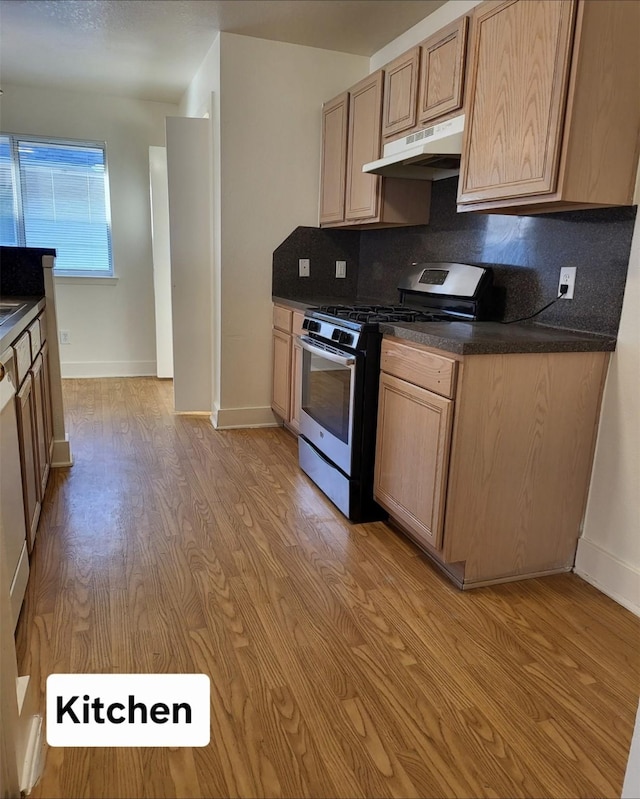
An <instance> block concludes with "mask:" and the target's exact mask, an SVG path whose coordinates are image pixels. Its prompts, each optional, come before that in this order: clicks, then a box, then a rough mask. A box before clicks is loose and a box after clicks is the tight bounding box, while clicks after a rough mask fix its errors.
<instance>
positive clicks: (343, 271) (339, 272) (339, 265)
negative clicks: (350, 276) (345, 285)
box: [336, 261, 347, 277]
mask: <svg viewBox="0 0 640 799" xmlns="http://www.w3.org/2000/svg"><path fill="white" fill-rule="evenodd" d="M346 276H347V262H346V261H336V277H346Z"/></svg>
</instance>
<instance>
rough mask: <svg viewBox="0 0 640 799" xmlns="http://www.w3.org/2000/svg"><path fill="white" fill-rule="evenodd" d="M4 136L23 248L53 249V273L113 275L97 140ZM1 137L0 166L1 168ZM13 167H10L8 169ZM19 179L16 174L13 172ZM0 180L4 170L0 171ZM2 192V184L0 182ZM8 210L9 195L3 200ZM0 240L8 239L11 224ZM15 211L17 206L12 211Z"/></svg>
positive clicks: (101, 155) (103, 175)
mask: <svg viewBox="0 0 640 799" xmlns="http://www.w3.org/2000/svg"><path fill="white" fill-rule="evenodd" d="M4 139H9V145H10V146H9V153H10V157H9V161H8V174H9V175H10V174H11V171H13V175H14V180H13V183H12V202H13V206H14V211H13V219H14V226H15V227H16V228H17V232H18V236H17V238H18V241H19V242H20V243H22V242H24V244H25V245H26V246H27V247H55V249H56V252H57V256H56V268H55V271H56V274H66V275H103V276H104V275H112V274H113V268H112V257H111V235H110V225H109V214H108V201H107V198H108V187H107V181H106V163H105V151H104V146H103V145H101V144H98V143H84V142H82V143H81V142H78V143H75V142H67V141H64V142H63V141H53V140H50V141H43V140H36V139H31V138H26V137H19V136H16V137H6V136H4V137H2V140H4ZM2 140H0V170H3V168H4V160H2V159H3V157H4V148H3V147H2V144H3V141H2ZM11 167H13V170H11ZM16 175H18V176H19V177H18V178H16V177H15V176H16ZM0 176H2V177H1V179H4V178H3V176H4V172H0ZM2 187H3V192H4V182H3V183H2ZM6 205H7V208H9V199H7V201H6ZM4 207H5V200H4V193H3V208H2V213H3V230H2V243H3V244H5V243H10V242H9V241H8V240H5V239H8V238H9V237H10V228H9V225H8V223H7V234H6V236H5V231H4V214H5V210H4ZM16 209H17V210H16Z"/></svg>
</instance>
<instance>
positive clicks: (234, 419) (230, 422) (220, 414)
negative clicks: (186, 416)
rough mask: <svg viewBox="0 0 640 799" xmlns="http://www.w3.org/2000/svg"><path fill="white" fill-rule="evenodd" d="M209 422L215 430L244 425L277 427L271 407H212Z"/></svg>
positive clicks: (231, 428) (232, 428) (243, 426)
mask: <svg viewBox="0 0 640 799" xmlns="http://www.w3.org/2000/svg"><path fill="white" fill-rule="evenodd" d="M211 424H212V425H213V426H214V427H215V428H216V430H235V429H238V428H245V427H279V426H280V423H279V422H278V420H277V419H276V417H275V416H274V414H273V411H272V410H271V408H269V407H266V408H214V409H213V413H212V414H211Z"/></svg>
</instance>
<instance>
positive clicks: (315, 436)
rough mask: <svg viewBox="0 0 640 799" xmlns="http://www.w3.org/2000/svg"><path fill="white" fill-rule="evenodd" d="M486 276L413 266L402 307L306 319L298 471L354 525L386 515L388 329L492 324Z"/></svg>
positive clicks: (314, 313)
mask: <svg viewBox="0 0 640 799" xmlns="http://www.w3.org/2000/svg"><path fill="white" fill-rule="evenodd" d="M491 283H492V279H491V272H490V270H489V269H485V268H482V267H477V266H471V265H469V264H457V263H432V264H412V266H411V268H410V269H408V270H407V271H406V272H405V273H404V274H403V275H402V277H401V280H400V282H399V284H398V291H399V292H400V304H399V305H391V306H390V305H360V304H356V305H325V306H321V307H320V308H315V309H310V310H308V311H307V312H306V313H305V319H304V322H303V328H304V334H303V335H302V336H300V344H301V346H302V349H303V363H302V408H301V413H300V437H299V439H298V442H299V443H298V446H299V458H300V467H301V468H302V469H303V471H305V472H306V473H307V474H308V475H309V477H310V478H311V479H312V480H313V481H314V482H315V483H316V484H317V485H318V487H319V488H320V489H321V490H322V491H323V492H324V493H325V494H326V495H327V496H328V497H329V499H330V500H331V501H332V502H333V503H334V504H335V505H336V506H337V507H338V508H339V509H340V510H341V511H342V512H343V513H344V514H345V516H347V517H348V518H349V519H351V520H352V521H355V522H361V521H371V520H374V519H381V518H384V517H385V516H386V514H385V512H384V511H383V510H382V509H381V508H380V507H379V506H378V505H377V504H376V503H375V502H374V499H373V471H374V458H375V443H376V423H377V409H378V380H379V371H380V341H381V338H382V335H381V333H380V328H379V325H380V323H383V322H396V323H397V322H402V323H406V324H411V323H413V322H434V321H439V322H440V321H456V320H457V321H460V320H466V321H475V320H479V319H483V318H487V315H488V314H489V312H490V310H489V304H490V302H491V295H492V291H491Z"/></svg>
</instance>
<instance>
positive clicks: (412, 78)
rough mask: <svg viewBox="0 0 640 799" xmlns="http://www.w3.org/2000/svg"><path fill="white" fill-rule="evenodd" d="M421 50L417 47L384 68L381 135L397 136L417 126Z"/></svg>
mask: <svg viewBox="0 0 640 799" xmlns="http://www.w3.org/2000/svg"><path fill="white" fill-rule="evenodd" d="M419 67H420V48H419V47H414V48H413V50H409V52H408V53H404V55H401V56H399V57H398V58H396V59H395V60H394V61H392V62H391V63H390V64H387V66H386V67H385V68H384V112H383V117H382V135H383V136H384V137H385V138H387V137H389V136H395V135H396V134H398V133H401V132H402V131H405V130H410V129H411V128H414V127H415V125H416V119H417V107H418V106H417V100H418V71H419Z"/></svg>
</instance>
